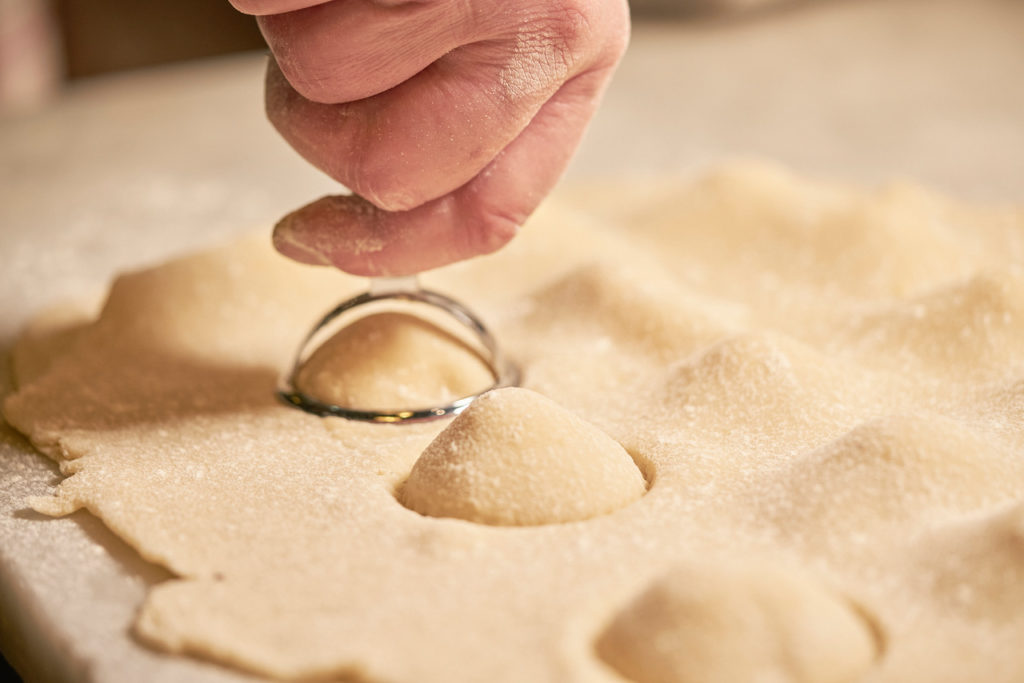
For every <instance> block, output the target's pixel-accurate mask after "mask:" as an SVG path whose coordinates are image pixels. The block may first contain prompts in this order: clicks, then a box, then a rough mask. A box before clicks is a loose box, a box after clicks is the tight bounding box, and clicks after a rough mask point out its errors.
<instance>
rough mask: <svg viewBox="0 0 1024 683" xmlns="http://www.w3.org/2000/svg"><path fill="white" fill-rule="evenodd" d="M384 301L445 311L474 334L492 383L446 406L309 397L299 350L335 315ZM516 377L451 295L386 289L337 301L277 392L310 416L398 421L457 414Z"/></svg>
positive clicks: (485, 332)
mask: <svg viewBox="0 0 1024 683" xmlns="http://www.w3.org/2000/svg"><path fill="white" fill-rule="evenodd" d="M387 300H390V301H407V302H412V303H419V304H426V305H428V306H432V307H434V308H437V309H439V310H441V311H444V312H445V313H447V314H448V315H450V316H451V317H452V318H454V319H455V320H456V321H457V322H459V323H460V324H461V325H462V326H463V327H465V328H466V329H468V330H469V331H470V332H471V333H472V334H473V336H474V338H475V339H476V341H477V342H479V345H480V350H481V351H482V352H483V353H482V354H481V358H483V360H484V362H485V363H487V365H488V367H489V368H490V370H491V374H492V375H493V376H494V383H493V384H492V385H491V386H489V387H488V388H487V389H485V390H484V391H481V392H480V393H477V394H472V395H470V396H463V397H462V398H459V399H456V400H454V401H452V402H451V403H448V404H446V405H438V406H431V407H428V408H416V409H410V410H396V411H370V410H358V409H355V408H348V407H345V406H339V405H335V404H333V403H327V402H324V401H321V400H319V399H318V398H316V397H315V396H310V395H308V394H306V393H304V392H302V391H299V390H298V389H297V388H296V386H295V380H296V378H297V377H298V372H299V368H300V367H301V366H302V363H303V361H304V360H305V357H304V355H303V353H302V352H303V350H304V349H306V347H307V346H308V345H309V343H310V341H311V340H312V339H313V337H315V336H316V335H317V333H318V332H320V330H322V329H323V328H324V327H326V326H327V325H329V324H330V323H331V322H332V321H334V320H335V319H336V318H337V317H338V316H340V315H343V314H345V313H348V312H349V311H351V310H353V309H355V308H358V307H360V306H366V305H368V304H372V303H377V302H380V301H387ZM519 380H520V372H519V368H518V367H517V366H516V365H515V364H514V363H512V362H510V361H509V360H508V359H506V358H504V356H503V355H502V353H501V350H500V349H499V348H498V343H497V341H496V340H495V338H494V335H492V334H491V332H490V330H488V329H487V327H486V326H485V325H484V324H483V322H482V321H481V320H480V319H479V318H478V317H477V316H476V315H475V314H474V313H473V312H472V311H470V310H469V309H468V308H466V307H465V306H463V305H462V304H460V303H459V302H458V301H455V300H454V299H452V298H451V297H447V296H445V295H444V294H440V293H438V292H434V291H431V290H425V289H417V290H415V291H397V292H388V293H384V294H375V293H373V292H364V293H363V294H360V295H358V296H355V297H352V298H351V299H348V300H346V301H343V302H341V303H340V304H338V305H337V306H336V307H335V308H334V309H333V310H331V311H330V312H329V313H328V314H327V315H325V316H324V317H323V319H321V320H320V322H319V323H317V325H316V326H315V327H314V328H313V329H312V330H311V331H310V333H309V334H308V335H306V338H305V339H304V340H303V342H302V345H301V346H300V347H299V353H298V355H297V357H296V359H295V362H294V363H293V364H292V367H291V370H290V371H289V372H288V373H287V374H286V375H285V376H284V377H282V379H281V382H280V386H279V387H278V391H277V394H278V396H279V397H280V398H281V400H283V401H284V402H285V403H287V404H288V405H290V406H294V407H296V408H300V409H302V410H304V411H306V412H307V413H312V414H313V415H318V416H320V417H328V416H334V417H343V418H345V419H348V420H361V421H364V422H380V423H400V422H416V421H423V420H434V419H438V418H442V417H447V416H450V415H458V414H459V413H461V412H462V411H463V410H465V409H466V408H467V407H468V406H469V404H470V403H472V402H473V400H474V399H476V398H477V397H479V396H481V395H482V394H485V393H487V392H488V391H491V390H493V389H498V388H501V387H507V386H514V385H517V384H518V383H519Z"/></svg>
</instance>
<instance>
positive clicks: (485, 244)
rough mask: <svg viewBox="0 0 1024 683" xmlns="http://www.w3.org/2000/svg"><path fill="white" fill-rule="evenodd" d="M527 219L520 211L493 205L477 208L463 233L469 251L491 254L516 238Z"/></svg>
mask: <svg viewBox="0 0 1024 683" xmlns="http://www.w3.org/2000/svg"><path fill="white" fill-rule="evenodd" d="M525 219H526V216H525V215H524V214H522V213H521V212H520V211H517V210H514V209H508V208H505V207H502V206H498V205H493V204H481V205H478V206H477V207H476V211H475V212H473V213H472V214H471V215H470V217H469V220H468V221H467V222H466V230H465V232H464V233H463V234H464V235H465V239H466V246H467V251H468V252H469V253H471V254H480V255H482V254H490V253H491V252H494V251H497V250H498V249H500V248H501V247H503V246H505V245H506V244H508V242H509V241H510V240H511V239H512V238H513V237H515V236H516V234H517V233H518V232H519V226H520V225H521V224H522V222H523V221H524V220H525Z"/></svg>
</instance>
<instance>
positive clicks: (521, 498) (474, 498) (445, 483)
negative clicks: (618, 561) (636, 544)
mask: <svg viewBox="0 0 1024 683" xmlns="http://www.w3.org/2000/svg"><path fill="white" fill-rule="evenodd" d="M645 489H646V486H645V482H644V477H643V475H642V474H641V473H640V470H639V469H638V468H637V466H636V463H634V462H633V459H632V458H631V457H630V455H629V454H628V453H627V452H626V451H625V449H623V448H622V446H620V445H619V444H618V443H616V442H615V441H613V440H612V439H611V438H610V437H608V436H607V435H605V434H604V433H603V432H601V431H600V430H599V429H597V428H596V427H594V426H593V425H592V424H590V423H588V422H586V421H584V420H582V419H580V418H579V417H577V416H576V415H574V414H572V413H570V412H569V411H567V410H565V409H564V408H562V407H560V406H559V405H558V404H557V403H555V402H554V401H552V400H550V399H548V398H545V397H543V396H541V395H540V394H537V393H535V392H532V391H529V390H526V389H517V388H508V389H498V390H496V391H492V392H489V393H487V394H484V395H483V396H481V397H480V398H478V399H477V400H476V401H474V402H473V403H472V404H471V405H470V406H469V408H467V409H466V410H465V412H463V413H462V414H461V415H460V416H459V417H457V418H456V419H455V420H454V421H453V422H452V423H451V424H450V425H448V427H447V428H445V430H444V431H443V432H441V433H440V434H439V435H438V436H437V438H435V439H434V440H433V441H432V442H431V443H430V445H429V446H427V448H426V450H424V451H423V454H422V455H421V456H420V458H419V460H417V461H416V464H415V465H414V466H413V468H412V473H411V474H410V475H409V479H408V480H407V481H406V482H405V484H404V485H403V487H402V489H401V491H400V494H399V499H400V501H401V502H402V504H403V505H405V506H406V507H408V508H410V509H412V510H415V511H416V512H419V513H421V514H424V515H428V516H430V517H457V518H459V519H465V520H468V521H471V522H480V523H482V524H493V525H499V526H520V525H521V526H526V525H535V524H554V523H558V522H575V521H579V520H584V519H590V518H591V517H596V516H598V515H603V514H607V513H609V512H614V511H615V510H618V509H619V508H622V507H624V506H625V505H627V504H629V503H631V502H633V501H634V500H636V499H638V498H640V497H641V496H642V495H643V493H644V491H645Z"/></svg>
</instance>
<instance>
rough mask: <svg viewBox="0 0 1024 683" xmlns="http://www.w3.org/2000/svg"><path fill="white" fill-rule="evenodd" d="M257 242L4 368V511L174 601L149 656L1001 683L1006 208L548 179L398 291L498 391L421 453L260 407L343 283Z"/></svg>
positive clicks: (1018, 434)
mask: <svg viewBox="0 0 1024 683" xmlns="http://www.w3.org/2000/svg"><path fill="white" fill-rule="evenodd" d="M267 242H268V240H267V239H266V237H265V236H262V235H261V236H260V237H259V238H258V239H256V238H254V239H252V240H248V241H245V242H241V243H238V244H233V245H230V246H228V247H225V248H221V249H216V250H213V251H209V252H206V253H202V254H198V255H195V256H190V257H187V258H182V259H179V260H176V261H172V262H170V263H167V264H165V265H162V266H159V267H156V268H152V269H148V270H144V271H140V272H135V273H129V274H126V275H123V276H121V277H120V278H118V279H117V281H116V282H115V283H114V285H113V287H112V289H111V292H110V295H109V299H108V301H107V302H106V305H105V306H104V308H103V310H102V312H101V314H100V315H99V317H98V318H97V319H96V320H94V321H88V322H83V323H82V324H81V325H79V326H74V325H69V324H68V321H67V320H65V319H62V320H61V324H60V325H59V326H58V329H57V330H56V331H55V332H54V336H53V337H52V338H51V337H48V336H47V334H46V333H45V331H44V330H42V329H41V328H39V327H37V328H36V329H35V330H34V331H33V332H32V336H31V338H30V339H29V340H28V341H26V342H25V344H23V346H22V348H21V349H20V351H19V352H18V353H16V354H15V366H16V367H15V373H16V379H17V383H18V387H19V388H18V390H17V392H16V393H14V394H13V395H11V396H9V397H8V398H7V399H6V402H5V403H4V413H5V415H6V416H7V419H8V420H9V421H10V422H11V424H13V425H14V426H16V427H17V428H18V429H19V430H21V431H22V432H24V433H25V434H26V435H28V436H29V438H31V440H32V442H33V443H34V444H35V445H36V446H37V447H38V448H39V450H40V451H42V452H43V453H44V454H46V455H48V456H49V457H51V458H53V459H54V460H56V461H57V462H58V463H59V465H60V468H61V472H62V473H63V475H64V476H65V478H64V480H63V481H62V483H61V484H60V485H59V486H58V488H57V490H56V494H55V496H54V497H43V498H37V499H34V500H33V501H31V504H32V506H33V507H35V508H36V509H37V510H39V511H41V512H44V513H46V514H49V515H63V514H68V513H70V512H72V511H74V510H78V509H80V508H85V509H88V510H89V511H90V512H92V513H93V514H95V515H96V516H98V517H99V518H101V519H102V520H103V521H104V522H105V523H106V524H107V525H108V526H109V527H110V528H111V529H112V530H113V531H114V532H115V533H117V534H118V535H119V536H121V537H122V538H124V539H125V541H127V542H128V543H129V544H131V545H132V546H133V547H135V548H136V549H137V550H138V552H139V553H140V554H141V555H142V556H143V557H145V558H147V559H149V560H151V561H153V562H156V563H159V564H161V565H163V566H165V567H167V568H168V569H170V570H171V571H172V572H173V573H174V574H175V575H176V577H177V578H176V579H174V580H171V581H168V582H166V583H163V584H160V585H158V586H156V587H155V588H154V589H153V590H152V591H151V592H150V594H149V595H148V597H147V599H146V601H145V603H144V604H143V605H142V606H141V609H140V612H139V615H138V620H137V623H136V625H135V631H136V633H137V635H138V636H139V637H140V638H141V639H143V640H144V641H145V642H146V643H148V644H150V645H151V646H152V647H155V648H159V649H161V650H166V651H169V652H175V653H186V654H188V655H192V656H197V657H201V658H207V659H210V660H214V661H217V662H219V663H222V664H226V665H230V666H235V667H239V668H242V669H245V670H248V671H251V672H255V673H258V674H263V675H266V676H271V677H280V678H300V677H325V678H332V677H338V678H345V677H347V679H351V680H356V681H362V682H364V683H365V682H383V681H389V682H409V683H412V682H416V683H428V682H431V681H439V682H440V681H444V682H446V683H451V682H457V681H467V682H468V681H483V680H487V681H494V682H498V681H535V682H543V681H552V682H555V681H558V682H560V683H565V682H575V681H579V682H591V681H593V682H602V681H605V682H612V681H622V680H624V679H625V680H631V681H635V682H637V683H655V682H661V681H686V682H690V681H700V682H701V683H716V682H724V681H750V680H754V679H755V678H756V679H757V680H761V681H816V682H824V681H829V682H831V681H836V682H838V681H854V680H857V681H893V682H897V681H898V682H900V683H907V682H914V681H922V682H925V681H926V682H928V683H935V682H938V681H961V682H962V681H967V680H985V681H989V682H996V681H1006V682H1007V683H1009V682H1013V681H1020V680H1022V679H1024V649H1022V648H1021V647H1020V643H1022V642H1024V502H1022V496H1024V270H1022V264H1024V210H1022V209H1020V208H1013V207H1004V208H999V207H988V208H983V207H967V206H962V205H960V204H958V203H956V202H953V201H950V200H947V199H944V198H942V197H939V196H936V195H935V194H933V193H931V192H929V191H927V190H924V189H921V188H919V187H916V186H913V185H909V184H898V185H892V186H889V187H885V188H883V189H880V190H876V191H870V192H867V191H860V190H855V189H850V188H846V187H841V186H837V185H833V184H826V183H819V182H813V181H808V180H803V179H799V178H796V177H793V176H792V175H791V174H789V173H787V172H786V171H784V170H780V169H777V168H774V167H772V166H768V165H757V164H746V165H734V166H728V167H723V168H722V169H720V170H717V171H714V172H710V173H708V174H706V175H704V176H702V177H700V178H698V179H696V180H688V181H683V180H678V179H665V180H658V181H654V182H643V183H640V182H637V183H634V184H618V185H605V186H589V187H580V188H576V189H572V190H565V191H563V192H562V194H561V196H559V197H556V198H554V199H552V200H551V201H550V202H548V204H547V205H546V206H545V207H544V208H542V210H541V211H539V212H538V214H537V215H536V216H535V217H534V218H533V219H531V222H530V224H529V225H528V226H527V228H526V229H525V230H524V231H523V234H522V235H521V236H520V237H519V238H517V239H516V240H515V241H514V243H513V244H511V245H510V246H509V247H508V248H506V249H504V250H502V251H501V252H499V253H497V254H495V255H492V256H489V257H486V258H482V259H478V260H475V261H472V262H467V263H462V264H458V265H455V266H452V267H449V268H446V269H443V270H441V271H438V272H434V273H429V274H427V276H426V277H425V281H426V284H427V286H430V287H431V288H434V289H438V290H440V291H444V292H447V293H450V294H452V295H454V296H455V297H456V298H459V299H462V300H464V301H465V302H466V303H467V304H468V305H469V306H470V307H471V308H473V309H474V310H476V311H477V312H478V313H479V314H481V316H482V317H483V318H484V319H485V320H487V321H488V322H489V323H490V324H491V326H492V327H493V328H494V330H495V332H496V334H497V336H498V338H499V339H500V340H501V341H502V343H503V346H504V347H505V349H506V351H507V352H508V354H509V355H511V356H512V357H513V358H515V359H516V360H517V361H518V362H519V364H520V365H521V366H522V369H523V372H524V389H522V390H516V389H512V390H506V392H504V393H503V394H502V395H501V396H500V397H496V398H495V399H494V400H490V401H488V402H484V403H480V404H479V408H477V406H474V413H473V417H471V418H470V417H466V416H468V415H469V413H467V414H466V415H464V416H463V417H460V418H456V420H463V418H466V421H465V422H459V423H457V424H455V425H453V427H452V429H450V430H445V427H447V426H448V425H449V424H452V423H451V421H446V422H445V421H442V422H434V423H425V424H415V425H401V426H387V425H370V424H361V423H355V422H348V421H345V420H341V419H337V418H329V419H320V418H316V417H313V416H310V415H307V414H304V413H302V412H300V411H298V410H295V409H292V408H289V407H286V406H284V405H282V404H280V403H278V402H277V401H276V400H275V398H274V395H273V389H274V386H275V381H276V378H277V375H278V373H279V372H281V371H282V370H283V369H284V368H285V367H286V366H287V365H288V363H289V361H290V359H291V356H292V354H293V352H294V351H295V349H296V346H297V345H298V343H299V341H300V340H301V338H302V336H303V335H304V334H305V332H306V331H307V330H308V329H309V327H310V326H311V325H312V324H313V322H315V321H316V320H317V319H318V318H319V317H320V315H321V314H322V313H323V312H324V311H325V310H327V309H328V308H330V307H331V306H333V305H334V304H335V303H336V302H337V301H338V300H340V299H342V298H346V297H348V296H351V295H353V294H355V293H356V292H357V291H358V290H360V289H362V288H363V286H364V285H363V283H362V282H361V281H359V280H356V279H354V278H349V277H347V276H344V275H341V274H338V273H335V272H328V271H327V270H325V269H317V268H312V267H306V266H299V265H296V264H292V263H289V262H287V261H286V260H285V259H283V258H281V257H279V256H277V255H276V254H274V253H273V252H272V250H271V248H270V247H269V245H268V244H267ZM370 360H373V359H370ZM442 430H445V431H444V433H442ZM566 430H568V431H566ZM496 434H498V435H500V437H499V436H495V435H496ZM567 435H572V436H571V437H570V436H567ZM435 439H436V440H435ZM612 442H617V444H615V443H612ZM465 444H470V445H469V446H466V447H465V448H463V446H464V445H465ZM551 444H556V446H557V447H554V446H551ZM574 444H586V445H585V446H583V445H576V446H574ZM620 445H621V447H622V448H621V449H620V448H619V446H620ZM428 446H430V448H428ZM549 446H551V447H549ZM590 448H593V449H594V450H593V452H591V451H590V450H579V449H590ZM460 449H461V450H460ZM425 452H426V455H425V456H424V457H425V458H427V459H425V460H424V461H423V462H422V463H419V466H418V467H417V464H418V461H419V459H420V456H421V454H424V453H425ZM540 454H546V455H544V456H543V457H541V455H540ZM561 454H564V455H561ZM627 455H628V457H627ZM562 458H564V461H563V460H562ZM602 458H603V459H602ZM630 459H631V460H632V461H633V462H632V463H630V462H629V460H630ZM414 467H416V470H417V475H416V477H415V478H414V479H410V486H409V490H408V491H405V492H404V494H403V484H404V482H405V481H406V479H407V478H409V476H410V473H411V472H413V470H414ZM445 467H448V468H456V469H459V468H461V469H460V470H459V471H461V472H463V474H465V477H464V478H463V479H459V480H457V481H456V480H451V481H449V480H448V479H446V478H445V475H444V470H443V469H438V468H445ZM453 471H454V470H453ZM467 473H468V474H467ZM474 473H475V474H474ZM477 475H479V476H477ZM438 477H440V478H438ZM442 481H443V482H448V483H450V486H439V485H437V483H438V482H442ZM448 489H451V491H448ZM442 495H443V496H451V499H449V498H444V499H442V498H441V496H442ZM406 498H408V500H406ZM502 500H509V501H514V504H515V505H514V507H512V503H509V507H508V508H506V507H503V506H502V505H501V504H499V503H500V501H502ZM496 501H498V502H496ZM403 502H407V503H408V504H409V505H410V507H405V506H404V505H403ZM562 503H566V504H567V506H565V507H560V506H561V504H562ZM410 508H415V509H419V510H422V511H424V512H425V513H426V514H420V513H418V512H416V511H414V509H410ZM507 510H512V511H511V512H509V514H507V515H503V514H502V513H503V511H507ZM431 515H434V516H431ZM443 515H451V516H443ZM495 520H497V521H495ZM563 520H569V521H563Z"/></svg>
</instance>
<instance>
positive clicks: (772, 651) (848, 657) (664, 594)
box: [597, 562, 879, 683]
mask: <svg viewBox="0 0 1024 683" xmlns="http://www.w3.org/2000/svg"><path fill="white" fill-rule="evenodd" d="M878 647H879V644H878V642H877V636H876V635H875V632H874V629H873V628H872V627H871V626H870V625H868V624H867V623H866V622H865V620H864V618H863V616H862V615H860V614H859V613H858V612H857V611H855V610H854V609H853V608H852V607H851V606H850V605H849V604H848V603H847V602H846V601H845V600H844V599H843V598H842V597H840V596H837V595H835V594H833V593H832V592H831V591H829V590H828V589H826V588H825V587H823V586H821V585H820V584H819V583H818V582H817V581H816V580H815V579H814V578H813V577H810V576H805V575H803V574H802V573H800V572H794V571H792V570H787V569H783V568H781V567H777V566H774V565H771V564H763V563H757V562H755V563H751V564H744V565H742V566H741V565H732V564H729V565H726V566H713V565H712V566H681V567H677V568H675V569H673V570H671V571H670V572H669V573H668V574H667V575H665V576H663V577H662V578H661V579H659V580H657V581H656V582H654V583H653V584H652V585H651V586H649V587H648V588H647V589H646V590H645V591H644V592H643V593H642V594H641V595H640V596H639V597H637V598H635V599H634V600H633V601H632V603H631V604H629V605H628V606H627V607H626V608H625V609H624V610H623V611H621V612H620V613H619V614H618V615H617V616H615V618H614V619H613V620H612V622H611V624H610V626H609V627H608V628H607V629H606V630H605V632H604V633H603V634H601V635H600V637H599V638H598V641H597V653H598V655H599V656H600V657H601V658H602V659H603V660H604V661H605V662H606V663H607V664H609V665H610V666H611V667H612V668H614V669H615V670H617V671H618V672H619V673H620V674H622V675H623V676H625V677H626V678H628V679H629V680H631V681H635V682H636V683H738V682H740V681H771V682H772V683H842V682H844V681H853V680H857V679H858V678H859V677H860V676H861V675H862V674H864V673H865V672H866V671H867V669H868V668H869V667H871V665H872V663H873V662H874V660H875V659H876V658H877V656H878Z"/></svg>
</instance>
